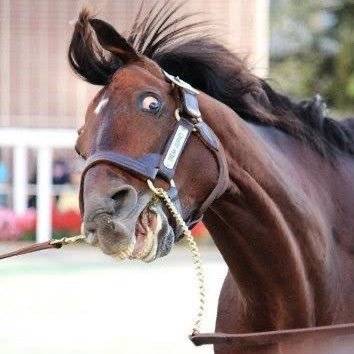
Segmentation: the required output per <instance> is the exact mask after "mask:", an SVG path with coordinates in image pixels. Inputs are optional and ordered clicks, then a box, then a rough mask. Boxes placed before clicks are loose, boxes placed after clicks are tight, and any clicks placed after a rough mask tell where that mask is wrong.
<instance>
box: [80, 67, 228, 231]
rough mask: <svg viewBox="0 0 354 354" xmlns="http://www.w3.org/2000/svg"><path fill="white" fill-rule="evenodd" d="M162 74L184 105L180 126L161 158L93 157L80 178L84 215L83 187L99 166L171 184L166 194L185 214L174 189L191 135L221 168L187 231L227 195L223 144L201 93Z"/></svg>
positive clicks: (153, 155)
mask: <svg viewBox="0 0 354 354" xmlns="http://www.w3.org/2000/svg"><path fill="white" fill-rule="evenodd" d="M163 73H164V75H165V78H166V80H167V81H168V82H170V83H171V84H172V85H173V87H174V88H175V89H176V90H177V93H178V94H179V98H180V101H181V103H182V106H181V107H180V108H178V109H177V110H176V113H175V115H176V120H177V124H176V126H175V129H174V131H173V133H172V135H171V137H170V138H169V140H168V142H167V144H166V147H165V149H164V151H163V152H162V153H160V154H156V153H150V154H146V155H143V156H141V157H138V158H134V157H130V156H127V155H123V154H121V153H118V152H114V151H99V152H96V153H94V154H93V155H91V156H90V157H89V158H88V159H87V161H86V165H85V168H84V170H83V172H82V176H81V183H80V196H79V200H80V210H81V214H82V215H83V213H84V199H83V187H84V181H85V176H86V173H87V172H88V170H89V169H90V168H92V167H93V166H95V165H97V164H100V163H105V164H111V165H113V166H117V167H119V168H122V169H123V170H125V171H128V172H129V173H131V174H133V175H135V176H136V177H138V178H140V179H142V180H144V181H146V180H148V179H150V180H152V181H154V180H156V178H162V179H163V180H165V181H166V182H169V183H170V184H171V187H170V188H169V189H168V190H167V193H168V194H169V196H170V198H171V199H172V201H173V202H174V204H175V206H176V207H177V209H178V211H179V212H180V213H182V210H181V206H180V202H179V199H178V191H177V189H176V188H175V186H174V182H173V178H174V175H175V173H176V169H177V166H178V161H179V159H180V157H181V155H182V153H183V151H184V148H185V145H186V143H187V141H188V139H189V138H190V136H191V135H192V133H196V134H197V135H198V136H199V137H200V139H201V141H202V142H203V143H204V145H205V146H206V147H207V148H208V149H209V150H210V151H211V153H212V154H213V155H214V156H215V158H216V161H217V164H218V168H219V179H218V182H217V184H216V186H215V188H214V189H213V191H212V192H211V194H210V195H209V196H208V198H207V199H206V200H205V201H204V203H203V204H202V206H201V207H200V209H199V210H197V212H196V213H195V215H193V216H192V217H191V218H190V219H189V220H187V222H186V223H187V225H188V227H189V228H191V227H192V226H193V225H194V224H195V223H197V222H198V221H199V220H200V219H201V218H202V215H203V213H204V212H205V210H206V209H207V208H208V207H209V205H210V204H211V203H212V202H213V201H214V200H215V199H216V198H218V197H219V196H220V195H221V194H222V193H223V192H224V191H225V188H226V181H227V168H226V161H225V159H224V157H223V155H222V154H220V143H219V140H218V138H217V137H216V135H215V134H214V132H213V131H212V130H211V129H210V127H209V126H208V125H207V124H206V123H205V122H204V121H203V120H202V117H201V113H200V110H199V105H198V99H197V95H198V94H199V91H197V90H196V89H194V88H193V87H191V86H190V85H189V84H188V83H186V82H184V81H183V80H181V79H179V78H178V77H174V76H172V75H169V74H168V73H166V72H165V71H163Z"/></svg>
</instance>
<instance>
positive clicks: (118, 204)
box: [111, 185, 138, 217]
mask: <svg viewBox="0 0 354 354" xmlns="http://www.w3.org/2000/svg"><path fill="white" fill-rule="evenodd" d="M111 199H113V201H114V214H115V215H116V216H118V215H119V216H120V217H122V216H125V215H127V214H129V213H130V212H131V211H132V210H134V208H135V206H136V204H137V201H138V194H137V192H136V190H135V189H134V188H133V187H132V186H129V185H125V186H122V187H120V188H119V190H117V191H116V192H115V193H114V194H113V195H112V196H111Z"/></svg>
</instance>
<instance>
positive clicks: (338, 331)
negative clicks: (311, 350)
mask: <svg viewBox="0 0 354 354" xmlns="http://www.w3.org/2000/svg"><path fill="white" fill-rule="evenodd" d="M342 335H354V323H347V324H339V325H333V326H319V327H310V328H296V329H286V330H280V331H269V332H252V333H239V334H231V333H200V334H199V333H198V334H194V335H191V336H190V337H189V339H190V340H191V341H192V342H193V344H195V345H197V346H200V345H206V344H214V345H215V344H223V345H233V346H239V347H245V346H260V345H267V344H276V343H279V342H280V341H284V340H298V341H300V342H301V341H303V340H304V339H305V338H311V339H314V338H315V337H316V336H320V337H322V338H328V337H329V336H338V337H339V336H342ZM331 353H333V352H331ZM348 353H349V352H348Z"/></svg>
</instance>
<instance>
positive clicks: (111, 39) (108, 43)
mask: <svg viewBox="0 0 354 354" xmlns="http://www.w3.org/2000/svg"><path fill="white" fill-rule="evenodd" d="M89 22H90V25H91V26H92V28H93V29H94V31H95V33H96V37H97V40H98V42H99V43H100V45H101V46H102V48H104V49H105V50H107V51H109V52H111V53H113V54H114V55H116V56H117V57H119V58H120V59H121V60H122V61H123V62H125V63H127V62H131V61H137V60H139V59H140V57H139V54H138V53H137V52H136V51H135V49H134V48H133V47H132V46H131V45H130V44H129V43H128V42H127V41H126V39H125V38H123V37H122V36H121V35H120V34H119V33H118V32H117V31H116V30H115V29H114V27H113V26H111V25H110V24H109V23H107V22H105V21H102V20H99V19H96V18H91V19H90V20H89Z"/></svg>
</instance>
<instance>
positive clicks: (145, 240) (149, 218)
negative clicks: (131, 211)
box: [128, 206, 162, 262]
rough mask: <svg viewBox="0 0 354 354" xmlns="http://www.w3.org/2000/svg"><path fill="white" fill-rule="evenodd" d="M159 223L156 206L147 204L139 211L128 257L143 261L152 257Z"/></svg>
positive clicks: (147, 260)
mask: <svg viewBox="0 0 354 354" xmlns="http://www.w3.org/2000/svg"><path fill="white" fill-rule="evenodd" d="M161 224H162V220H161V217H160V215H159V214H158V212H157V210H156V208H154V207H152V206H149V207H146V208H145V209H144V210H143V211H142V212H141V214H140V215H139V217H138V220H137V223H136V225H135V242H134V247H133V248H132V251H131V254H130V255H129V256H128V257H129V258H130V259H141V260H143V261H145V262H149V261H151V260H153V259H154V257H155V255H156V252H157V247H158V237H159V232H160V230H161V226H162V225H161Z"/></svg>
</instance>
